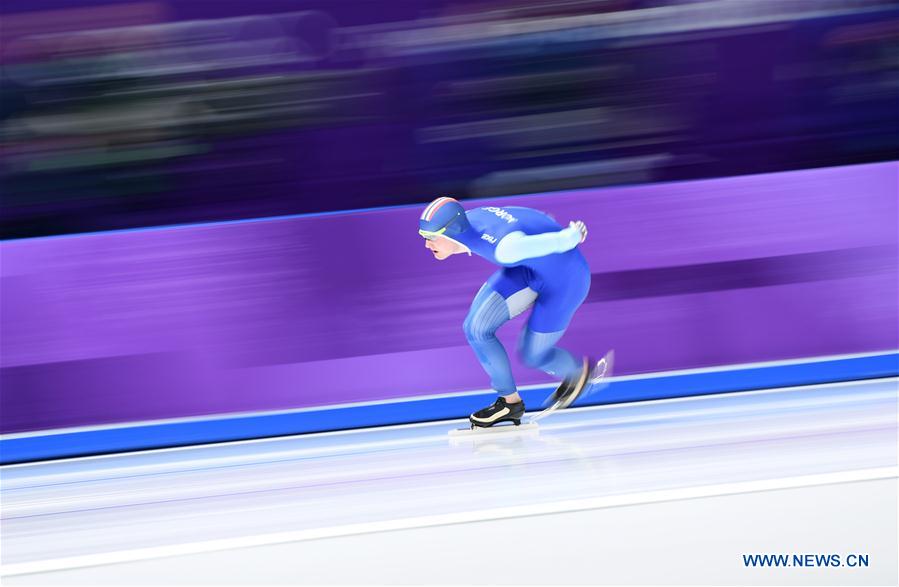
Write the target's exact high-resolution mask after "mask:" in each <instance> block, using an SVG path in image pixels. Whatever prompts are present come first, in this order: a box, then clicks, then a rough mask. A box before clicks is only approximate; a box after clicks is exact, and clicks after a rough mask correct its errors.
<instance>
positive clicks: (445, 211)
mask: <svg viewBox="0 0 899 587" xmlns="http://www.w3.org/2000/svg"><path fill="white" fill-rule="evenodd" d="M469 226H470V225H469V224H468V217H466V216H465V208H463V207H462V204H460V203H459V202H457V201H456V200H454V199H453V198H447V197H441V198H437V199H436V200H434V201H433V202H431V203H430V204H428V207H427V208H425V210H424V212H422V213H421V217H420V218H419V219H418V234H420V235H421V236H423V237H425V238H427V239H432V238H437V237H438V236H446V237H449V238H453V237H454V236H456V235H459V234H461V233H463V232H465V231H466V230H468V228H469Z"/></svg>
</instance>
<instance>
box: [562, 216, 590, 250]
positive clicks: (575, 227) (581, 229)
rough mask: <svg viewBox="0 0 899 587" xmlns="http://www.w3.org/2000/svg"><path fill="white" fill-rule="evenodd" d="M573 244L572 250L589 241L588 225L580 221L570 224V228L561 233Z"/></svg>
mask: <svg viewBox="0 0 899 587" xmlns="http://www.w3.org/2000/svg"><path fill="white" fill-rule="evenodd" d="M561 232H562V233H563V234H565V237H566V239H568V240H569V242H570V243H571V246H572V248H573V247H575V246H577V245H579V244H581V243H582V242H584V241H585V240H586V239H587V225H586V224H584V223H583V222H581V221H580V220H575V221H573V222H569V223H568V228H566V229H564V230H562V231H561Z"/></svg>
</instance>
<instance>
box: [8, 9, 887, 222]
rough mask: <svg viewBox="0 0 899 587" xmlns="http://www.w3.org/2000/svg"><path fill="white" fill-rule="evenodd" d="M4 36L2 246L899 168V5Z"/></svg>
mask: <svg viewBox="0 0 899 587" xmlns="http://www.w3.org/2000/svg"><path fill="white" fill-rule="evenodd" d="M104 2H105V3H104ZM0 19H2V20H0V66H2V74H0V145H2V167H0V174H2V175H0V179H2V183H0V198H2V199H0V205H2V237H3V238H22V237H32V236H41V235H51V234H67V233H75V232H84V231H95V230H109V229H118V228H131V227H140V226H150V225H160V224H173V223H183V222H197V221H209V220H229V219H238V218H253V217H261V216H270V215H279V214H293V213H305V212H320V211H326V210H344V209H353V208H362V207H371V206H382V205H392V204H404V203H415V202H425V201H428V200H430V199H432V198H433V197H434V196H436V195H440V194H445V195H453V196H455V197H458V198H477V197H487V196H499V195H507V194H520V193H533V192H546V191H555V190H567V189H578V188H585V187H594V186H604V185H620V184H628V183H645V182H658V181H671V180H684V179H696V178H702V177H715V176H724V175H736V174H750V173H764V172H776V171H782V170H788V169H796V168H804V167H819V166H831V165H843V164H853V163H863V162H871V161H883V160H891V159H896V158H897V153H899V8H897V5H896V4H895V3H894V2H892V1H890V0H565V1H562V0H528V1H525V0H517V1H515V0H477V1H475V0H466V1H459V0H390V2H384V1H380V0H378V1H373V0H340V1H338V0H254V1H253V2H243V1H238V0H219V1H216V2H212V1H208V2H207V1H196V2H195V1H188V0H135V1H133V2H112V1H111V0H8V1H7V2H4V3H3V5H2V6H0Z"/></svg>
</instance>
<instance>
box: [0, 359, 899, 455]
mask: <svg viewBox="0 0 899 587" xmlns="http://www.w3.org/2000/svg"><path fill="white" fill-rule="evenodd" d="M896 376H899V352H897V351H889V352H883V353H875V354H865V355H856V356H846V357H832V358H826V357H825V358H817V359H809V360H799V361H788V362H778V363H770V364H757V365H741V366H733V367H720V368H711V369H699V370H694V371H680V372H677V371H675V372H668V373H650V374H645V375H629V376H625V377H620V378H613V379H612V380H611V381H610V384H609V385H608V387H606V388H604V389H603V390H602V391H601V392H600V393H598V394H596V395H593V396H589V397H586V398H583V399H582V401H578V402H576V404H575V406H588V405H603V404H616V403H624V402H635V401H645V400H654V399H665V398H676V397H688V396H694V395H709V394H721V393H729V392H735V391H749V390H756V389H771V388H777V387H792V386H801V385H820V384H823V383H834V382H841V381H854V380H861V379H877V378H883V377H896ZM554 388H555V386H554V385H546V386H540V387H533V388H529V389H525V390H522V391H521V395H522V397H523V398H524V400H525V402H526V403H527V404H529V405H531V406H533V407H534V408H535V409H539V406H540V404H541V403H542V401H543V400H544V399H545V398H546V395H547V394H548V393H549V392H550V391H551V390H552V389H554ZM494 398H495V394H494V393H493V392H492V391H485V392H483V393H468V394H461V395H453V396H430V397H420V398H402V399H394V400H385V401H383V402H372V403H365V404H356V405H344V406H325V407H321V408H304V409H299V410H293V411H286V412H284V411H282V412H259V413H254V414H235V415H214V416H201V417H196V418H185V419H180V420H174V421H172V420H166V421H156V422H153V421H151V422H140V423H122V424H113V425H109V426H99V427H90V428H81V429H78V428H70V429H61V430H47V431H38V432H26V433H21V434H10V435H6V436H0V464H4V465H5V464H12V463H24V462H30V461H40V460H48V459H60V458H70V457H79V456H88V455H98V454H107V453H118V452H127V451H135V450H147V449H155V448H168V447H176V446H187V445H194V444H207V443H215V442H227V441H235V440H247V439H252V438H266V437H274V436H288V435H295V434H308V433H312V432H326V431H333V430H348V429H353V428H367V427H372V426H387V425H392V424H409V423H414V422H427V421H435V420H450V419H455V418H465V417H467V416H468V414H470V413H471V412H472V411H474V410H476V409H478V408H481V407H483V406H485V405H487V404H488V403H490V402H492V401H493V399H494Z"/></svg>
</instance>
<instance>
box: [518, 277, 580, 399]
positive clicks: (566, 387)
mask: <svg viewBox="0 0 899 587" xmlns="http://www.w3.org/2000/svg"><path fill="white" fill-rule="evenodd" d="M589 289H590V273H589V269H588V268H586V266H585V267H584V268H583V271H579V272H578V273H577V274H570V275H569V276H568V278H567V279H566V280H564V281H562V282H559V283H548V284H545V285H544V287H543V288H542V289H541V291H540V296H539V297H538V298H537V301H536V303H535V305H534V312H533V313H532V314H531V317H530V319H529V320H528V325H527V327H526V328H525V329H524V331H523V332H522V336H521V339H520V340H519V345H518V353H519V356H520V357H521V360H522V361H523V362H524V363H525V364H526V365H528V366H530V367H533V368H536V369H541V370H542V371H544V372H546V373H549V374H550V375H554V376H556V377H560V378H561V379H562V385H560V386H559V388H558V389H557V390H556V391H555V392H554V393H553V395H552V396H551V398H550V399H551V400H552V401H555V400H560V401H561V402H562V403H563V404H564V405H563V407H567V406H568V405H570V404H571V403H572V402H573V401H574V400H576V399H577V397H578V396H579V395H580V394H581V392H582V391H583V390H584V389H585V388H586V386H587V382H588V379H589V374H590V370H591V360H590V359H589V358H588V357H584V358H583V359H581V360H578V359H575V357H574V356H572V354H571V353H569V352H568V351H566V350H565V349H563V348H560V347H559V346H557V343H558V342H559V339H561V338H562V335H563V334H565V331H566V329H567V328H568V326H569V324H570V323H571V319H572V317H573V316H574V313H575V311H576V310H577V309H578V308H579V307H580V306H581V304H582V303H583V302H584V300H585V299H586V297H587V292H588V291H589Z"/></svg>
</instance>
